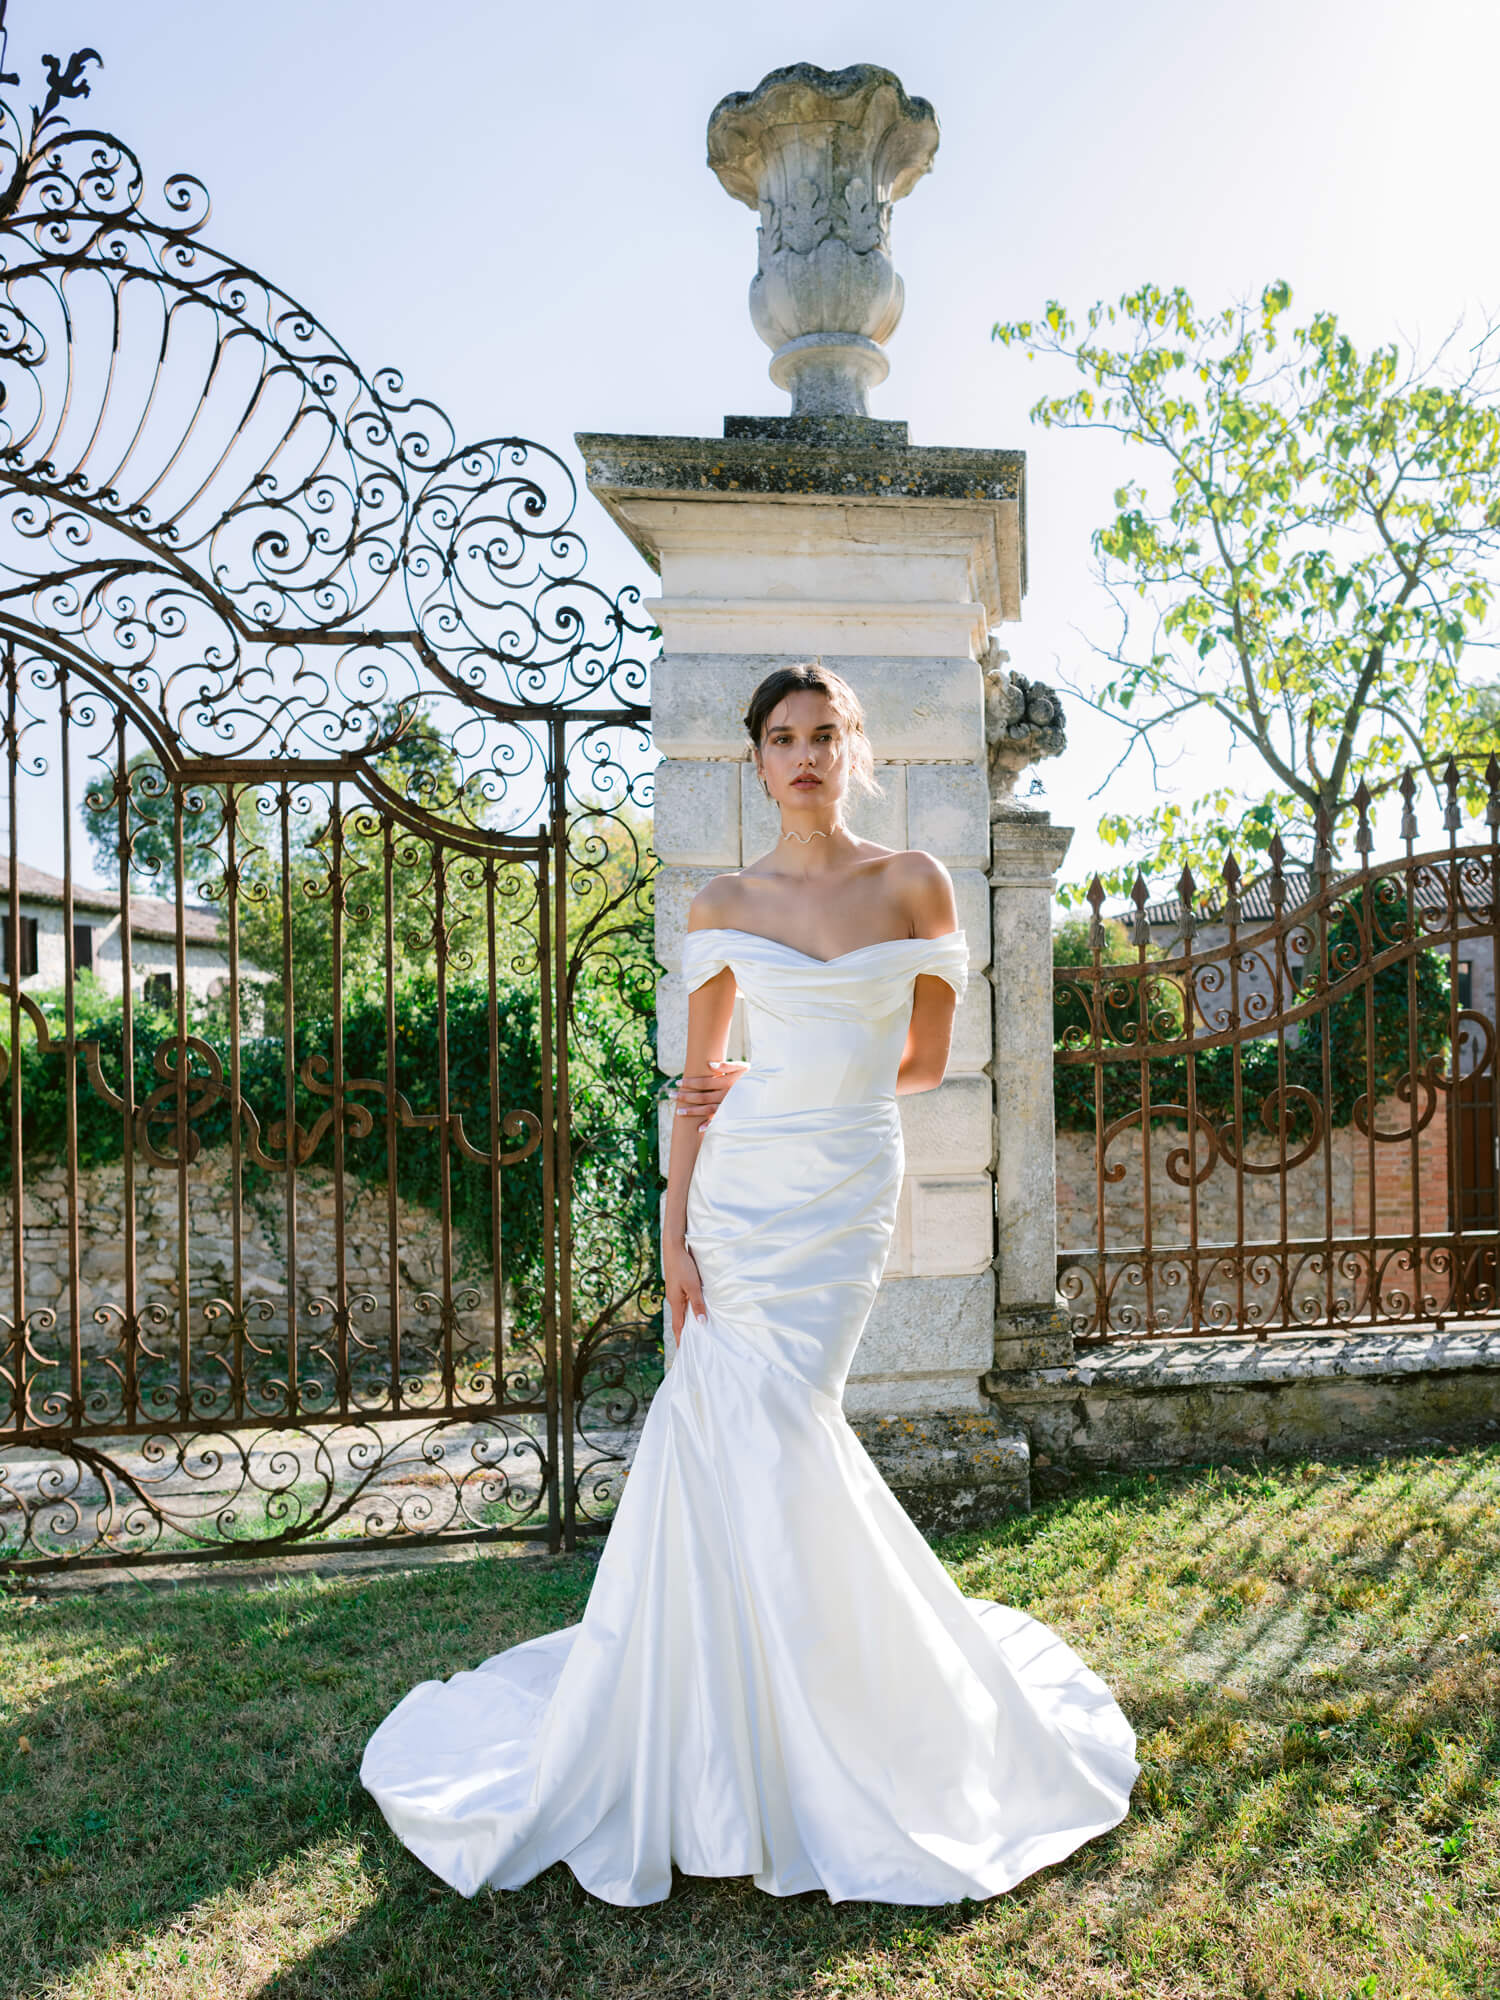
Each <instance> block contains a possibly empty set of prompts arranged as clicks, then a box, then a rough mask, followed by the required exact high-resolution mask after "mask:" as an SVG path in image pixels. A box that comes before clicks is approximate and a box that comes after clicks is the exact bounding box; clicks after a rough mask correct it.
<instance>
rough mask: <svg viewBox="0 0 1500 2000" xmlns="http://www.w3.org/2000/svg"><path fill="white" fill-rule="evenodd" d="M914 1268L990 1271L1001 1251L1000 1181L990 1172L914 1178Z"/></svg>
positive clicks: (924, 1272) (922, 1274) (941, 1273)
mask: <svg viewBox="0 0 1500 2000" xmlns="http://www.w3.org/2000/svg"><path fill="white" fill-rule="evenodd" d="M907 1185H908V1187H909V1189H910V1199H911V1270H912V1274H913V1276H914V1277H918V1278H939V1277H948V1276H950V1275H954V1274H958V1273H962V1272H969V1271H987V1270H988V1269H989V1267H990V1260H991V1258H992V1257H993V1256H994V1254H995V1184H994V1182H993V1181H992V1180H991V1179H990V1177H989V1175H988V1174H965V1175H961V1176H953V1177H944V1178H943V1179H934V1178H932V1177H930V1176H928V1175H925V1174H924V1175H917V1176H914V1177H908V1183H907Z"/></svg>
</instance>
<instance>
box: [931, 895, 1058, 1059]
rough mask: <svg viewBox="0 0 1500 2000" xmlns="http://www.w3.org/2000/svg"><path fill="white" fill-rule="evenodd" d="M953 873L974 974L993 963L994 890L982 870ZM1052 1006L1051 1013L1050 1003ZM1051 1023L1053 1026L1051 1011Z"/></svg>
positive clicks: (1048, 1018) (970, 964) (970, 966)
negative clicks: (992, 923)
mask: <svg viewBox="0 0 1500 2000" xmlns="http://www.w3.org/2000/svg"><path fill="white" fill-rule="evenodd" d="M952 873H953V900H954V902H955V903H956V904H957V905H958V928H959V929H960V930H961V931H963V932H964V933H965V934H966V935H967V937H968V940H969V971H970V973H971V974H972V973H973V972H975V971H976V970H978V969H980V968H982V967H984V966H987V965H988V964H989V962H990V888H989V883H988V882H987V881H986V880H985V877H984V874H983V872H982V871H981V870H980V869H978V868H955V869H954V870H953V871H952ZM1049 950H1050V946H1049ZM1048 1006H1049V1009H1050V1006H1051V1001H1050V999H1049V1001H1048ZM1047 1020H1048V1023H1049V1025H1050V1023H1051V1020H1052V1016H1051V1013H1050V1011H1049V1013H1048V1015H1047ZM1049 1079H1050V1072H1049Z"/></svg>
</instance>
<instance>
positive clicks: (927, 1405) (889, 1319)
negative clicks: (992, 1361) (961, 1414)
mask: <svg viewBox="0 0 1500 2000" xmlns="http://www.w3.org/2000/svg"><path fill="white" fill-rule="evenodd" d="M994 1319H995V1288H994V1277H993V1274H992V1273H991V1272H989V1271H984V1272H980V1273H978V1274H976V1275H974V1276H970V1277H962V1276H960V1277H948V1278H889V1279H887V1281H886V1282H885V1283H884V1284H882V1286H881V1288H880V1290H879V1292H878V1293H877V1294H876V1298H875V1303H874V1305H873V1306H872V1307H871V1309H870V1317H869V1320H868V1322H867V1323H866V1326H865V1332H864V1338H863V1339H862V1340H861V1341H860V1344H859V1348H858V1350H857V1352H856V1354H855V1357H854V1367H853V1369H852V1371H851V1373H850V1377H849V1381H848V1384H847V1385H846V1387H845V1391H844V1408H845V1409H846V1410H848V1411H849V1412H850V1413H851V1414H852V1413H853V1412H855V1411H856V1410H857V1411H860V1412H862V1413H873V1414H875V1415H877V1416H878V1415H891V1414H895V1413H897V1412H910V1411H913V1410H928V1411H935V1410H944V1409H947V1410H956V1409H963V1410H978V1409H982V1408H983V1407H984V1406H985V1405H984V1399H983V1397H982V1395H981V1393H980V1387H979V1384H980V1378H981V1376H982V1375H983V1374H984V1371H985V1369H986V1367H987V1366H988V1364H989V1357H990V1354H991V1352H992V1349H993V1345H994Z"/></svg>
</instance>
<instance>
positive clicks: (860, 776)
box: [745, 660, 883, 798]
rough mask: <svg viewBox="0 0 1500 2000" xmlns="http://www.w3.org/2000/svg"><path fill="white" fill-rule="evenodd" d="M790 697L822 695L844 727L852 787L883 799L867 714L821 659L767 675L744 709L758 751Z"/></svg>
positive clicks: (748, 730) (749, 730) (856, 696)
mask: <svg viewBox="0 0 1500 2000" xmlns="http://www.w3.org/2000/svg"><path fill="white" fill-rule="evenodd" d="M789 694H821V695H826V696H827V697H828V702H829V705H830V707H831V708H832V709H833V712H834V714H835V715H836V716H837V717H838V719H839V721H840V722H841V723H842V724H843V726H844V734H845V737H846V739H847V747H848V752H849V788H850V790H851V791H854V792H864V793H867V794H868V795H869V796H870V797H872V798H880V797H882V796H883V794H882V792H881V788H880V786H879V784H878V783H877V782H876V779H875V755H874V752H873V751H872V750H871V748H870V739H869V737H868V736H866V734H865V712H864V709H863V708H862V707H861V706H860V700H859V696H858V695H857V694H856V693H855V692H854V690H853V688H852V687H850V685H849V683H848V682H847V681H846V680H845V679H844V678H843V676H842V675H841V674H836V673H835V672H834V671H833V669H832V668H831V667H825V666H824V664H823V662H822V661H821V660H799V661H798V663H797V664H796V665H795V666H791V667H777V668H776V670H775V672H774V673H769V674H767V675H766V677H765V679H764V680H763V681H762V682H761V684H760V686H759V687H758V688H757V689H756V690H755V692H754V694H752V695H751V697H750V706H749V707H748V708H747V709H746V710H745V733H746V735H747V736H748V737H749V738H750V742H751V745H752V747H753V749H755V750H758V749H759V748H760V745H761V738H762V737H763V736H764V735H765V733H766V727H767V725H768V724H769V722H770V720H771V717H772V715H773V714H774V713H775V712H776V709H777V708H778V707H779V706H780V704H781V703H782V702H784V701H785V700H786V698H787V696H788V695H789Z"/></svg>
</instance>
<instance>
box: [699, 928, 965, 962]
mask: <svg viewBox="0 0 1500 2000" xmlns="http://www.w3.org/2000/svg"><path fill="white" fill-rule="evenodd" d="M963 935H964V933H963V931H962V929H959V930H956V931H944V932H943V933H942V935H941V936H940V937H932V938H915V937H905V938H879V939H877V940H876V942H875V943H874V944H857V945H856V946H855V947H854V949H853V951H839V952H835V953H834V955H833V957H832V958H814V957H813V955H812V953H811V952H810V951H802V950H799V948H798V947H797V946H796V945H794V944H787V943H786V941H785V940H784V939H782V938H773V937H767V936H765V934H764V933H763V932H761V931H742V930H736V929H734V928H733V927H732V926H731V925H728V924H704V925H702V926H701V927H700V928H699V929H698V930H695V931H688V932H687V933H686V936H688V937H690V938H695V937H746V938H754V940H755V942H756V943H757V944H773V945H775V946H776V948H777V950H778V951H789V952H791V953H792V955H793V956H794V957H796V958H805V959H806V960H807V962H808V964H809V965H841V964H842V963H843V961H844V960H845V959H846V958H862V957H863V956H864V954H865V953H866V952H867V951H889V949H890V947H891V946H892V945H893V944H949V943H951V942H952V941H953V939H955V938H961V937H962V936H963Z"/></svg>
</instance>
